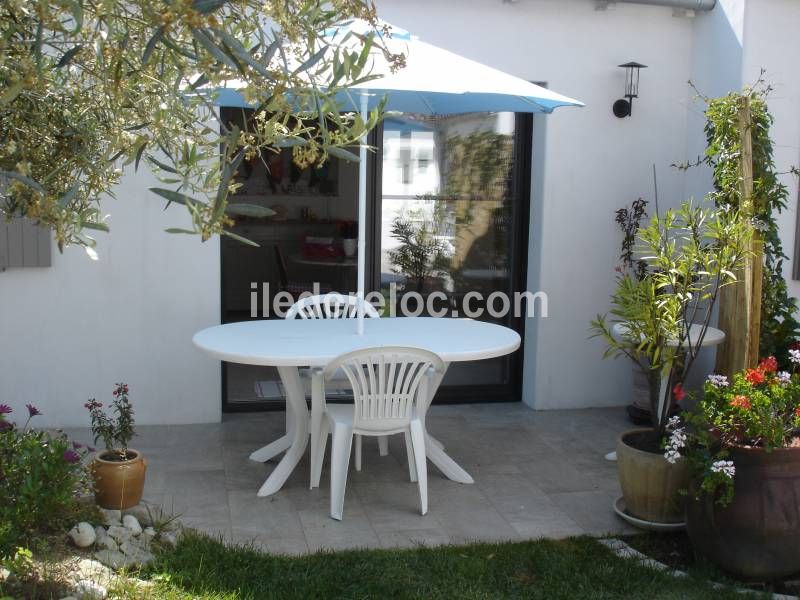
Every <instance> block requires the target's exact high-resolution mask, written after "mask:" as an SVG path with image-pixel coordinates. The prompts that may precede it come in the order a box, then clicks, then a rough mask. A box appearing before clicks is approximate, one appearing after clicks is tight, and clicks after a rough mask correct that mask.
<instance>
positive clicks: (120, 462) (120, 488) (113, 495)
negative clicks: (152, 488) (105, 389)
mask: <svg viewBox="0 0 800 600" xmlns="http://www.w3.org/2000/svg"><path fill="white" fill-rule="evenodd" d="M113 395H114V400H113V401H112V408H113V412H114V414H115V415H116V416H114V417H112V416H109V415H108V414H106V412H105V411H104V410H103V404H102V403H101V402H98V401H97V400H95V399H91V400H89V401H88V402H87V403H86V404H85V405H84V406H86V408H87V410H88V411H89V416H90V418H91V422H92V434H93V435H94V442H95V444H97V443H98V441H100V440H102V442H103V446H104V447H105V450H101V451H99V452H98V453H97V454H96V455H95V457H94V459H93V461H92V465H91V471H92V478H93V480H94V487H95V500H96V502H97V504H99V505H100V506H101V507H103V508H110V509H117V510H122V509H125V508H130V507H131V506H136V505H137V504H139V501H140V500H141V499H142V492H143V490H144V476H145V471H146V469H147V461H145V459H144V458H143V457H142V454H141V453H140V452H139V451H138V450H134V449H133V448H129V447H128V443H129V442H130V441H131V439H132V438H133V436H134V429H133V428H134V422H133V406H131V403H130V400H129V399H128V386H127V384H125V383H118V384H116V387H115V388H114V392H113Z"/></svg>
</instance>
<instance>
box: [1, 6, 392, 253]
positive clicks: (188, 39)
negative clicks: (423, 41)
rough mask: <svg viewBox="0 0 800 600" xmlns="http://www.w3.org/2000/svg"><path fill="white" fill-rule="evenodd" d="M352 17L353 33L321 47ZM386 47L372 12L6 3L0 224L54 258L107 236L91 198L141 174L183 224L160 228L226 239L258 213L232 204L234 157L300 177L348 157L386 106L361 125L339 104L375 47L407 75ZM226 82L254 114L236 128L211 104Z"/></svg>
mask: <svg viewBox="0 0 800 600" xmlns="http://www.w3.org/2000/svg"><path fill="white" fill-rule="evenodd" d="M354 18H360V19H364V20H365V21H366V23H368V27H367V29H366V31H364V33H363V34H362V33H357V32H352V33H348V34H341V35H339V36H338V37H337V38H336V39H335V40H333V39H332V38H331V37H330V36H326V32H328V33H329V32H330V31H331V30H332V29H333V28H335V27H336V26H337V25H340V24H342V23H343V22H347V21H348V20H351V19H354ZM388 35H390V31H389V30H388V27H386V26H385V25H383V24H381V23H379V21H378V20H377V16H376V13H375V8H374V6H373V4H372V3H371V2H370V1H369V0H337V1H336V2H332V3H328V2H323V1H322V0H297V1H292V2H277V1H272V0H268V1H264V0H185V1H176V2H172V1H170V2H152V1H151V0H128V1H126V2H97V1H95V0H69V1H64V0H5V1H4V2H2V3H1V4H0V215H3V216H5V217H7V218H12V217H18V216H26V217H29V218H31V219H33V220H35V221H36V222H37V223H39V224H41V225H44V226H46V227H48V228H51V229H52V230H53V232H54V235H55V238H56V240H57V242H58V245H59V248H63V247H64V246H66V245H69V244H79V245H83V246H87V247H92V246H94V244H95V240H94V238H93V237H92V236H91V235H90V233H91V232H92V231H93V230H100V231H106V230H108V224H107V223H106V221H105V218H104V216H103V214H102V212H101V209H100V198H101V196H103V195H104V194H112V193H113V190H114V186H115V185H116V184H117V183H118V182H119V180H120V178H121V177H122V174H123V169H124V168H125V167H127V166H129V165H132V166H133V167H134V168H138V167H139V166H140V165H141V164H142V163H146V164H147V165H148V166H149V167H150V168H151V169H153V171H154V172H155V173H156V174H157V176H158V177H159V179H160V180H161V182H162V184H164V185H165V186H166V187H158V188H153V191H154V192H155V193H156V194H158V195H160V196H161V197H162V198H164V199H166V200H167V205H168V206H169V204H171V203H173V202H175V203H179V204H183V205H184V206H185V208H186V210H187V211H188V213H189V216H190V218H191V222H190V223H191V224H190V226H189V227H186V228H171V229H169V230H168V231H170V232H172V233H192V234H198V235H200V236H201V238H202V239H203V240H204V241H205V240H207V239H208V238H209V237H211V236H213V235H216V234H225V235H230V236H232V237H235V235H234V234H233V233H232V232H230V231H229V230H228V227H229V226H230V225H231V224H232V220H231V218H230V215H234V214H241V212H242V211H246V213H247V214H248V215H250V216H252V215H254V214H257V213H259V207H256V206H250V205H248V206H245V207H242V205H240V204H237V205H236V206H231V205H229V204H228V196H229V194H230V193H231V192H232V191H235V189H236V188H237V186H238V184H237V182H236V180H235V173H236V172H237V169H238V167H239V165H240V164H241V163H242V161H243V160H245V159H247V160H253V159H260V160H262V161H264V162H265V163H266V162H267V158H268V156H269V153H270V152H274V151H275V149H280V148H283V147H291V148H292V152H293V157H294V161H295V162H296V163H297V164H298V165H299V166H302V167H304V166H308V165H319V164H322V163H324V161H325V160H326V159H327V158H328V156H336V157H340V158H345V159H348V160H356V159H357V157H355V155H353V154H351V153H350V152H349V151H347V150H345V148H346V147H347V146H351V145H353V144H357V143H358V142H359V140H360V138H361V136H362V135H363V134H364V133H365V132H367V131H368V130H370V129H371V128H373V127H374V126H375V125H376V124H377V123H378V121H379V120H380V118H381V116H382V105H379V106H378V107H377V108H375V109H374V110H372V111H371V112H370V114H369V115H368V117H367V118H366V119H362V117H361V116H360V115H356V114H353V113H347V112H343V111H342V109H343V108H346V107H343V106H340V104H339V102H338V101H337V96H338V95H339V94H340V93H341V92H342V91H343V90H346V89H347V88H349V87H351V86H352V85H355V84H357V83H363V82H366V81H369V80H370V79H372V78H373V76H372V75H370V73H369V68H370V65H371V64H372V63H371V60H370V59H371V54H370V53H371V51H372V50H373V49H374V50H376V51H377V52H379V53H382V54H383V56H384V57H385V58H386V60H387V62H388V64H389V65H390V66H391V67H392V68H400V67H402V66H403V64H404V57H403V56H402V55H395V54H392V53H391V52H390V51H389V50H388V49H387V47H386V45H385V42H384V40H385V38H386V36H388ZM230 81H237V82H239V83H238V85H239V88H238V91H239V92H240V94H241V95H242V96H243V98H244V99H245V101H247V102H248V103H251V104H252V105H253V106H254V107H255V109H254V118H253V120H252V121H250V123H251V124H248V125H247V126H245V127H244V128H242V127H239V126H236V125H234V124H231V123H227V122H225V121H223V120H222V119H221V117H220V114H219V111H218V107H217V105H216V103H215V100H216V97H217V90H218V89H219V88H222V87H225V85H226V82H230ZM220 154H221V160H220ZM260 214H266V213H265V212H264V211H262V213H260Z"/></svg>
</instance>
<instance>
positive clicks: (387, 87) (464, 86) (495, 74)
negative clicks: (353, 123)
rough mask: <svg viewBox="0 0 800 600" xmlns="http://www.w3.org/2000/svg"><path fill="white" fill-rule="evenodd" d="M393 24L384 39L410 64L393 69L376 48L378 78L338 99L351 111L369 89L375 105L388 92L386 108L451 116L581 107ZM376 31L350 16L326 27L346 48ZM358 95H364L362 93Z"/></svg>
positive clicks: (333, 41)
mask: <svg viewBox="0 0 800 600" xmlns="http://www.w3.org/2000/svg"><path fill="white" fill-rule="evenodd" d="M390 28H391V37H388V38H384V39H383V42H384V44H385V46H386V48H387V49H388V50H389V51H390V52H392V53H393V54H404V55H405V57H406V65H405V67H404V68H402V69H400V70H398V71H396V72H395V73H392V72H391V70H390V68H389V64H388V62H387V61H386V58H385V57H384V55H383V52H378V51H374V52H373V53H372V56H371V58H372V68H371V69H369V71H370V73H371V74H372V75H380V79H376V80H373V81H367V82H365V83H361V84H358V85H355V86H353V87H351V88H349V90H347V91H344V92H342V94H341V97H340V100H342V101H343V102H344V103H345V105H346V103H347V102H348V101H349V102H350V103H351V107H352V108H353V110H361V108H362V106H361V104H360V102H357V101H356V97H359V96H361V95H362V94H363V93H368V94H369V95H368V98H369V99H368V102H367V108H368V109H371V108H373V107H374V106H375V105H377V104H378V102H380V100H381V99H382V98H383V97H384V96H385V97H386V100H387V103H386V110H390V111H398V112H408V113H421V114H427V115H447V114H453V113H466V112H482V111H492V112H525V113H538V112H544V113H549V112H553V109H555V108H558V107H559V106H583V103H582V102H580V101H578V100H574V99H572V98H568V97H567V96H562V95H561V94H557V93H556V92H553V91H551V90H548V89H546V88H543V87H541V86H538V85H535V84H533V83H530V82H529V81H526V80H524V79H521V78H519V77H514V76H513V75H509V74H507V73H504V72H502V71H499V70H497V69H494V68H492V67H489V66H486V65H484V64H481V63H479V62H476V61H474V60H471V59H469V58H465V57H463V56H459V55H458V54H455V53H453V52H450V51H449V50H445V49H444V48H439V47H437V46H433V45H431V44H429V43H427V42H424V41H422V40H420V39H419V38H418V37H417V36H412V35H411V34H410V33H408V32H407V31H404V30H402V29H398V28H396V27H390ZM370 31H373V29H372V27H371V26H370V25H369V24H368V23H365V22H363V21H352V22H350V23H348V24H346V25H343V26H341V27H338V28H335V29H331V30H329V31H328V32H326V35H325V37H326V39H327V41H328V42H329V43H330V44H331V45H333V46H337V45H341V46H344V47H350V46H353V47H354V46H355V44H356V43H360V40H359V38H358V37H357V36H359V35H361V36H363V35H366V34H368V33H369V32H370ZM359 100H360V98H359Z"/></svg>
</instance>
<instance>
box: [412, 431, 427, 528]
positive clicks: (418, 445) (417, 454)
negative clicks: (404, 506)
mask: <svg viewBox="0 0 800 600" xmlns="http://www.w3.org/2000/svg"><path fill="white" fill-rule="evenodd" d="M410 428H411V441H412V443H413V445H414V459H415V461H414V462H415V463H416V466H417V484H418V485H419V505H420V512H421V513H422V514H423V515H424V514H425V513H427V512H428V465H427V462H426V461H427V458H426V456H425V431H424V430H423V429H422V423H420V422H419V421H418V420H413V421H411V426H410Z"/></svg>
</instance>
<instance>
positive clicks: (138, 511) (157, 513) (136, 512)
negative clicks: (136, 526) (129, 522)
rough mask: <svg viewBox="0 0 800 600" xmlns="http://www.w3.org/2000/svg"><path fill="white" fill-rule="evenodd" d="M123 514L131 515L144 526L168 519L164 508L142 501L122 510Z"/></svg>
mask: <svg viewBox="0 0 800 600" xmlns="http://www.w3.org/2000/svg"><path fill="white" fill-rule="evenodd" d="M122 514H123V516H125V515H131V516H133V517H136V519H137V520H138V521H139V523H141V525H142V527H148V526H151V525H156V524H157V523H158V522H159V521H166V520H167V518H166V516H165V514H164V510H163V509H162V508H161V507H160V506H158V505H156V504H147V503H145V502H142V503H141V504H137V505H136V506H132V507H131V508H126V509H125V510H123V511H122Z"/></svg>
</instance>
